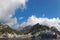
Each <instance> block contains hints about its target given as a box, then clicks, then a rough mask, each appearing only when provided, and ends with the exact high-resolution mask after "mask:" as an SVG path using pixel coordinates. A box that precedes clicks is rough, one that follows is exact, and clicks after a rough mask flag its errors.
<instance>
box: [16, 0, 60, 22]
mask: <svg viewBox="0 0 60 40" xmlns="http://www.w3.org/2000/svg"><path fill="white" fill-rule="evenodd" d="M26 6H27V8H26V9H25V10H23V11H22V10H21V9H20V8H18V9H16V11H15V16H16V18H17V20H18V23H22V22H24V21H26V20H27V19H28V17H30V16H32V15H35V16H36V17H43V15H45V16H44V17H47V18H57V17H60V15H59V14H60V0H28V3H27V4H26ZM20 17H23V19H21V20H19V18H20Z"/></svg>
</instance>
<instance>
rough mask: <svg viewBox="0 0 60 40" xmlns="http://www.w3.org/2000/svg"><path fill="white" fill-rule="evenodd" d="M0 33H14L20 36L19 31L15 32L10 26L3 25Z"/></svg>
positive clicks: (0, 27)
mask: <svg viewBox="0 0 60 40" xmlns="http://www.w3.org/2000/svg"><path fill="white" fill-rule="evenodd" d="M0 33H2V34H3V33H10V34H13V33H16V34H20V32H19V31H17V30H15V29H12V28H11V27H10V26H8V25H1V26H0Z"/></svg>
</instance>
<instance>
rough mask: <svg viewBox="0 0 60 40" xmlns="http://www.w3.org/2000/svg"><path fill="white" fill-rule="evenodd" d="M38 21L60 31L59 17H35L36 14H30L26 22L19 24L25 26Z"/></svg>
mask: <svg viewBox="0 0 60 40" xmlns="http://www.w3.org/2000/svg"><path fill="white" fill-rule="evenodd" d="M37 23H40V24H42V25H47V26H49V27H51V26H54V27H56V28H57V29H58V30H59V31H60V19H59V18H50V19H49V18H37V17H36V16H31V17H29V18H28V19H27V21H26V22H23V23H22V24H21V27H25V26H28V25H35V24H37Z"/></svg>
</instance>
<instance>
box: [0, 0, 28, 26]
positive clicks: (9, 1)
mask: <svg viewBox="0 0 60 40" xmlns="http://www.w3.org/2000/svg"><path fill="white" fill-rule="evenodd" d="M27 1H28V0H0V23H3V24H8V25H10V26H12V25H14V24H17V18H16V17H14V18H12V16H13V15H14V14H15V13H14V12H15V9H16V8H21V9H24V8H26V2H27Z"/></svg>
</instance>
